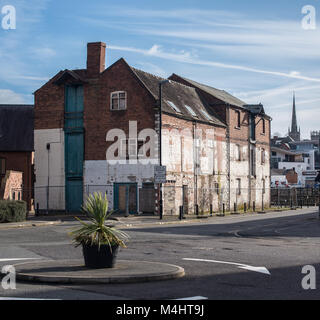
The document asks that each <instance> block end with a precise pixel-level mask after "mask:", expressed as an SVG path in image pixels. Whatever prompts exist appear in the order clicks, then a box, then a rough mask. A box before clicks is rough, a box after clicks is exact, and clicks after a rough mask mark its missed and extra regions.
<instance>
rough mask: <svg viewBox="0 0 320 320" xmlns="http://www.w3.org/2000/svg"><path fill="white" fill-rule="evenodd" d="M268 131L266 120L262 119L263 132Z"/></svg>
mask: <svg viewBox="0 0 320 320" xmlns="http://www.w3.org/2000/svg"><path fill="white" fill-rule="evenodd" d="M265 133H266V120H265V119H262V134H265Z"/></svg>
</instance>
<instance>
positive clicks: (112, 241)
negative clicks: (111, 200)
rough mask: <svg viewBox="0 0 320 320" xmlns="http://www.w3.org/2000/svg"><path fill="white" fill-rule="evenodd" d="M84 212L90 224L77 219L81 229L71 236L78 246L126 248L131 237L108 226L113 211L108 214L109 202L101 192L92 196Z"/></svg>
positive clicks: (83, 209) (72, 232)
mask: <svg viewBox="0 0 320 320" xmlns="http://www.w3.org/2000/svg"><path fill="white" fill-rule="evenodd" d="M82 211H83V212H84V213H86V214H87V215H88V217H89V221H90V222H84V221H82V220H80V219H79V218H77V217H76V219H77V220H78V221H79V222H80V223H81V225H82V226H81V227H80V228H78V229H76V230H73V231H71V232H70V233H69V234H70V236H71V237H72V238H73V241H74V242H75V244H76V246H79V245H89V246H94V245H97V246H98V247H99V248H100V246H101V245H109V246H110V248H111V247H112V246H121V247H123V248H125V247H126V245H125V241H126V240H128V238H129V236H128V235H127V234H126V233H125V232H123V231H120V230H117V229H115V228H114V227H113V226H110V225H106V219H108V218H109V217H110V215H111V214H112V211H111V212H109V213H108V200H107V197H106V195H105V196H104V197H103V196H102V194H101V192H99V193H97V192H95V193H93V194H90V195H89V197H88V199H87V201H86V203H85V205H84V206H82Z"/></svg>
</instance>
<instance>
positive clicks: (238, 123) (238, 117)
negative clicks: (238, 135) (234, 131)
mask: <svg viewBox="0 0 320 320" xmlns="http://www.w3.org/2000/svg"><path fill="white" fill-rule="evenodd" d="M236 121H237V124H236V128H240V127H241V113H240V111H236Z"/></svg>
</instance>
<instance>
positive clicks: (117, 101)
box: [110, 91, 127, 110]
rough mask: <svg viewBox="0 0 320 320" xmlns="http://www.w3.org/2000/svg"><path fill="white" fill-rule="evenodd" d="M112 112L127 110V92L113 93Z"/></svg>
mask: <svg viewBox="0 0 320 320" xmlns="http://www.w3.org/2000/svg"><path fill="white" fill-rule="evenodd" d="M110 106H111V107H110V109H111V110H126V109H127V93H126V92H125V91H117V92H112V93H111V103H110Z"/></svg>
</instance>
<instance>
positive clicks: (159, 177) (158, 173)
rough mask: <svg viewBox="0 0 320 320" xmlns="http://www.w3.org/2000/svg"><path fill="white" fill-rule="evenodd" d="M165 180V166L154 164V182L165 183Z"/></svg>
mask: <svg viewBox="0 0 320 320" xmlns="http://www.w3.org/2000/svg"><path fill="white" fill-rule="evenodd" d="M166 181H167V167H166V166H155V167H154V183H166Z"/></svg>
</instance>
